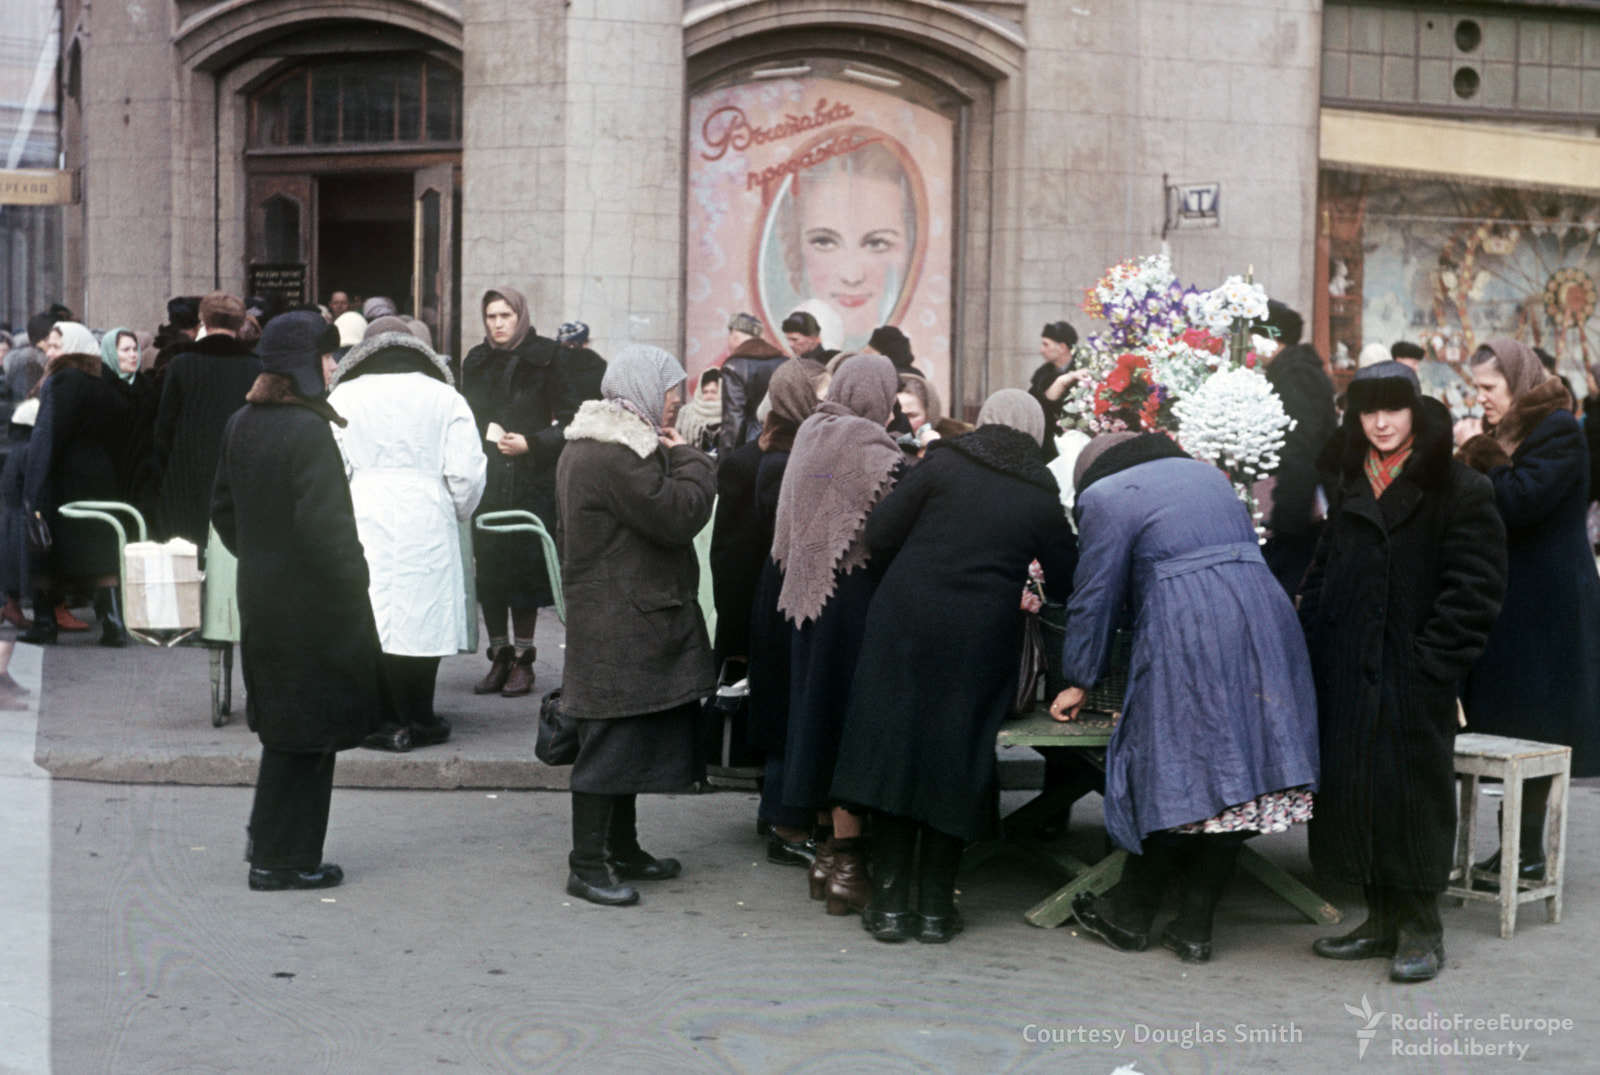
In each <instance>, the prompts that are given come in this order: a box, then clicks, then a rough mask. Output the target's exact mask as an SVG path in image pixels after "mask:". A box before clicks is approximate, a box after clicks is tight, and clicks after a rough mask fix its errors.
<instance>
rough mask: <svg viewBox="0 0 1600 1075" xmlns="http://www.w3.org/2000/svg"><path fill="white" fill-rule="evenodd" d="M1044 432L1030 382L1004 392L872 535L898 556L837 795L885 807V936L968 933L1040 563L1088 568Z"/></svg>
mask: <svg viewBox="0 0 1600 1075" xmlns="http://www.w3.org/2000/svg"><path fill="white" fill-rule="evenodd" d="M1044 428H1045V423H1044V411H1043V409H1042V408H1041V407H1040V406H1039V404H1038V402H1037V401H1036V400H1034V398H1033V397H1032V396H1030V395H1029V394H1028V393H1026V392H1024V391H1022V390H1021V389H1015V388H1013V389H1006V390H1005V391H1002V392H998V393H996V394H995V395H994V396H991V397H990V398H989V401H988V402H987V403H985V404H984V407H983V411H982V412H981V413H980V414H979V415H978V429H977V430H976V431H975V432H972V433H968V434H965V435H964V436H959V437H950V438H945V439H943V440H937V441H934V442H933V444H932V446H931V447H930V449H929V451H928V454H927V457H926V458H925V459H924V460H923V461H922V462H921V463H920V464H918V465H917V466H916V467H914V468H912V470H911V471H910V472H909V473H908V474H907V475H906V476H905V478H904V479H902V480H901V482H900V483H899V484H898V485H897V486H895V489H894V491H893V492H892V493H890V494H889V495H888V496H887V497H885V498H884V499H883V502H882V503H881V504H879V505H878V506H877V507H876V508H875V509H873V512H872V517H871V518H870V519H868V521H867V530H866V542H867V546H868V547H869V548H870V549H872V551H873V554H874V555H875V556H882V557H885V558H888V557H892V558H893V559H892V560H891V561H890V563H889V566H888V568H887V570H886V571H885V573H884V576H883V582H882V583H881V584H880V585H879V586H878V592H877V594H876V595H874V597H873V599H872V607H871V608H870V609H869V610H868V612H867V621H866V637H865V638H864V639H863V641H862V644H861V660H860V662H859V663H858V664H857V665H856V670H855V680H854V683H853V684H852V686H851V689H850V708H849V711H848V712H847V714H846V716H845V723H844V737H843V739H842V741H841V742H840V746H839V764H838V767H837V768H836V769H835V770H834V777H833V796H834V797H835V798H837V799H840V800H843V801H845V802H850V803H856V804H859V805H862V806H866V807H869V808H870V809H871V810H872V840H873V844H872V877H873V895H872V905H871V906H870V907H868V908H867V911H866V914H865V916H864V917H863V920H862V924H863V925H864V926H865V927H866V928H867V929H869V930H870V931H871V932H872V934H873V935H874V936H875V937H877V938H878V940H880V941H900V940H905V939H906V938H907V937H908V936H911V935H912V934H915V935H916V936H917V939H918V940H921V941H926V942H934V943H938V942H943V941H947V940H949V939H950V938H951V937H952V936H953V935H954V934H956V933H958V932H959V931H960V930H961V918H960V916H959V915H958V914H957V913H956V910H955V902H954V894H955V879H956V867H957V866H958V865H959V863H960V860H961V850H962V847H963V846H964V843H965V841H967V840H973V839H979V838H981V837H984V836H987V835H989V834H990V832H991V831H992V829H993V822H994V808H995V803H996V801H997V800H996V796H997V795H998V794H999V784H998V781H997V778H996V766H995V755H994V742H995V733H996V732H997V731H998V730H999V727H1000V722H1001V721H1002V720H1004V719H1005V717H1006V716H1007V715H1008V714H1009V713H1010V712H1011V703H1012V699H1013V696H1014V695H1015V694H1016V688H1017V639H1018V637H1019V634H1020V631H1021V627H1022V609H1021V600H1022V592H1023V587H1024V586H1025V585H1026V583H1027V581H1028V565H1029V563H1030V562H1031V561H1033V560H1038V561H1039V562H1040V566H1041V567H1043V568H1044V573H1045V578H1047V579H1068V578H1071V577H1072V572H1073V569H1074V568H1075V567H1076V566H1077V565H1076V561H1077V555H1076V554H1077V541H1076V539H1075V538H1074V536H1073V533H1072V528H1071V527H1070V526H1069V525H1068V523H1067V518H1066V514H1065V513H1064V512H1063V511H1062V508H1061V493H1060V490H1059V488H1058V487H1057V486H1056V481H1055V478H1054V477H1053V476H1051V474H1050V471H1049V470H1047V469H1046V468H1045V465H1044V460H1043V458H1042V457H1041V455H1040V446H1041V444H1042V443H1043V440H1044ZM955 654H959V655H960V659H959V660H952V659H951V658H952V656H953V655H955ZM919 830H920V833H921V843H922V854H921V869H920V873H919V879H918V880H919V886H920V893H919V895H918V903H917V911H918V913H917V914H915V915H913V914H912V913H911V911H910V899H911V863H912V859H913V857H914V855H915V853H916V848H917V837H918V832H919Z"/></svg>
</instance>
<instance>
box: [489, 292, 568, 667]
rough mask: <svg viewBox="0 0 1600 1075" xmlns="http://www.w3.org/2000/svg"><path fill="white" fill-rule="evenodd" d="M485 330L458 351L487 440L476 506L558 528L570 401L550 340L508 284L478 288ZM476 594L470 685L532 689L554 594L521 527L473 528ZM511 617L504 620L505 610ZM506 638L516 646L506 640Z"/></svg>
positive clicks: (534, 541) (540, 553)
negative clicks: (478, 666) (476, 671)
mask: <svg viewBox="0 0 1600 1075" xmlns="http://www.w3.org/2000/svg"><path fill="white" fill-rule="evenodd" d="M482 313H483V321H484V330H485V333H486V335H485V338H484V341H483V342H482V343H480V344H479V345H478V346H476V347H474V348H473V349H472V350H470V351H468V352H467V355H466V357H465V358H464V359H462V360H461V394H462V395H464V396H466V397H467V403H468V404H469V405H470V406H471V407H472V414H473V417H474V418H476V419H477V422H478V433H479V435H480V436H484V437H485V438H487V435H488V433H489V427H490V425H491V424H493V425H496V426H498V427H499V436H498V439H496V440H493V441H487V443H486V444H485V451H486V452H487V453H488V455H489V474H488V484H487V486H486V488H485V489H484V494H483V500H482V502H480V503H479V505H478V510H477V512H476V514H477V515H483V514H485V513H488V512H494V511H530V512H532V513H533V514H535V515H537V516H538V517H539V520H540V521H541V522H542V523H544V527H545V529H546V530H548V531H549V532H550V533H551V534H552V535H554V534H555V532H556V525H557V519H556V462H557V460H559V459H560V458H561V447H562V444H563V443H564V442H563V440H562V429H563V427H564V426H565V425H566V424H567V422H569V421H571V419H572V414H573V412H574V411H575V410H577V400H576V398H575V397H573V395H572V393H571V391H570V389H569V387H568V383H567V379H566V377H565V375H564V374H563V373H562V364H561V362H560V361H559V358H558V356H557V353H556V343H555V341H554V340H548V339H545V338H544V337H543V336H539V335H536V334H535V333H534V331H533V322H532V321H531V320H530V319H529V316H528V300H527V299H525V298H523V297H522V293H521V292H519V291H516V290H514V289H513V288H509V287H498V288H495V289H493V290H491V291H485V292H484V293H483V303H482ZM473 540H474V542H475V549H474V551H475V558H476V570H477V590H478V603H479V604H480V605H482V606H483V622H484V627H485V629H486V630H487V631H488V633H489V661H490V666H489V674H488V675H486V676H485V677H484V678H483V679H482V681H480V682H479V683H478V684H477V685H476V686H475V687H473V691H474V692H475V693H477V694H503V695H505V696H506V697H518V696H520V695H525V694H528V693H529V692H531V691H532V690H533V662H534V658H535V656H536V653H535V651H534V648H533V632H534V628H535V626H536V625H537V623H538V616H539V610H540V609H541V608H546V607H548V606H550V605H552V604H554V603H555V598H554V596H553V595H552V594H551V592H550V580H549V576H548V575H547V573H546V571H545V565H544V548H543V546H542V545H541V544H540V542H539V539H538V537H537V536H535V535H533V534H526V533H485V532H484V531H482V530H477V531H474V534H473ZM508 611H509V614H510V625H509V627H508V625H507V613H508ZM513 643H514V646H513Z"/></svg>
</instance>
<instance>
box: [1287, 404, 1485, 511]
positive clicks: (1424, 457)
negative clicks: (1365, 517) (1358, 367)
mask: <svg viewBox="0 0 1600 1075" xmlns="http://www.w3.org/2000/svg"><path fill="white" fill-rule="evenodd" d="M1411 413H1412V415H1413V416H1414V417H1413V433H1414V442H1413V447H1412V450H1411V458H1410V459H1409V460H1407V461H1406V465H1405V469H1404V470H1402V471H1401V472H1400V478H1401V479H1404V480H1407V481H1410V482H1411V483H1412V484H1414V485H1417V486H1420V487H1422V488H1424V489H1437V488H1439V487H1440V486H1442V485H1443V484H1444V482H1445V479H1446V478H1448V477H1449V475H1450V460H1451V458H1452V456H1453V448H1454V444H1453V443H1452V439H1451V435H1450V412H1449V411H1447V410H1446V409H1445V406H1444V404H1443V403H1440V402H1439V401H1438V400H1436V399H1434V398H1432V397H1431V396H1428V397H1424V398H1423V399H1422V401H1421V403H1420V404H1419V405H1418V407H1417V409H1416V410H1414V411H1412V412H1411ZM1368 447H1369V445H1368V444H1367V438H1366V434H1364V433H1362V432H1361V415H1360V414H1359V413H1357V412H1355V411H1347V412H1346V413H1345V416H1344V422H1343V423H1342V424H1341V425H1340V426H1339V429H1338V431H1337V432H1335V433H1334V435H1333V436H1332V437H1331V438H1329V440H1328V443H1327V445H1326V446H1325V447H1324V448H1323V449H1322V454H1321V455H1320V456H1318V458H1317V469H1318V470H1320V471H1323V472H1324V473H1337V474H1338V475H1339V480H1340V482H1341V484H1342V485H1344V486H1345V487H1346V488H1347V489H1349V490H1356V491H1359V490H1360V489H1362V488H1366V487H1367V477H1366V473H1365V472H1364V471H1363V470H1362V467H1364V466H1365V465H1366V461H1367V449H1368Z"/></svg>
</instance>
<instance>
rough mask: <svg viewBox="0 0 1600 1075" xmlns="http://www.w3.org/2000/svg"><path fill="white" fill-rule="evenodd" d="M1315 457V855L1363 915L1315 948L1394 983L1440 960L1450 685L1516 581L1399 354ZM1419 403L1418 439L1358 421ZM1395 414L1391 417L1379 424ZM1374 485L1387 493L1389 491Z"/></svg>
mask: <svg viewBox="0 0 1600 1075" xmlns="http://www.w3.org/2000/svg"><path fill="white" fill-rule="evenodd" d="M1349 404H1350V405H1349V409H1348V410H1347V411H1346V413H1345V419H1344V425H1343V426H1342V427H1341V428H1340V430H1339V432H1338V434H1337V435H1336V436H1335V437H1334V439H1333V440H1332V441H1330V442H1329V444H1328V446H1327V449H1326V451H1325V452H1324V453H1323V459H1322V467H1323V469H1324V470H1325V471H1326V472H1328V473H1336V474H1337V475H1338V476H1339V477H1338V482H1337V485H1336V486H1335V487H1334V489H1333V497H1332V506H1331V511H1330V514H1329V518H1328V524H1327V529H1326V531H1325V532H1324V534H1323V536H1322V540H1321V542H1320V543H1319V544H1318V546H1317V550H1316V556H1315V558H1314V559H1313V561H1312V564H1311V568H1310V570H1309V571H1308V572H1307V573H1306V579H1305V586H1304V588H1303V590H1302V591H1301V594H1300V621H1301V624H1302V626H1303V627H1304V628H1305V632H1306V644H1307V648H1308V649H1309V650H1310V652H1311V665H1312V672H1313V676H1314V678H1315V681H1316V687H1317V706H1318V711H1319V720H1318V724H1319V733H1320V739H1321V748H1322V750H1321V752H1322V784H1321V787H1320V789H1319V790H1318V792H1317V800H1316V811H1315V813H1314V815H1313V816H1312V819H1311V831H1310V842H1311V860H1312V863H1313V865H1315V866H1316V868H1317V872H1318V874H1319V875H1321V876H1322V877H1324V878H1327V879H1329V880H1334V881H1340V882H1345V883H1349V884H1358V885H1362V886H1363V887H1364V889H1365V894H1366V899H1367V910H1368V917H1367V920H1366V922H1364V923H1363V924H1362V925H1361V926H1360V927H1358V928H1357V929H1356V930H1355V931H1353V932H1352V933H1349V934H1346V935H1345V936H1342V937H1327V938H1323V939H1322V940H1319V941H1317V942H1316V944H1315V945H1314V946H1313V950H1314V951H1315V952H1316V953H1317V954H1318V955H1320V956H1324V957H1326V958H1329V959H1367V958H1390V959H1393V960H1394V963H1393V965H1392V966H1391V969H1390V974H1391V977H1392V978H1394V980H1396V981H1422V980H1426V979H1428V978H1431V977H1433V975H1435V974H1437V973H1438V971H1439V967H1440V966H1441V965H1442V964H1443V961H1444V949H1443V929H1442V927H1441V925H1440V922H1439V914H1438V896H1439V893H1441V892H1443V891H1444V889H1445V885H1446V882H1447V880H1448V878H1449V875H1450V867H1451V858H1452V856H1453V851H1454V842H1455V828H1456V787H1455V764H1454V757H1455V736H1456V730H1457V727H1458V721H1457V716H1456V690H1457V684H1458V682H1459V681H1460V680H1461V678H1462V677H1463V676H1465V675H1466V673H1467V671H1468V670H1469V669H1470V668H1471V667H1472V665H1473V662H1474V661H1475V660H1476V659H1477V658H1478V655H1479V654H1481V653H1482V652H1483V648H1484V645H1485V643H1486V641H1487V639H1488V637H1489V628H1490V626H1491V625H1492V624H1493V623H1494V619H1495V615H1496V614H1497V613H1498V612H1499V610H1500V603H1501V600H1502V598H1503V596H1504V594H1505V584H1506V532H1505V527H1504V525H1502V523H1501V521H1500V516H1499V514H1498V513H1497V512H1496V510H1495V503H1494V490H1493V488H1492V487H1491V486H1490V484H1489V482H1488V480H1487V479H1485V478H1483V477H1481V476H1480V475H1477V474H1474V473H1473V472H1472V471H1471V470H1469V469H1468V468H1467V467H1465V466H1463V465H1462V464H1461V463H1458V462H1455V461H1453V460H1452V459H1451V438H1450V416H1449V414H1448V413H1447V412H1446V411H1445V409H1444V406H1443V405H1442V404H1440V403H1438V402H1437V401H1435V400H1432V399H1426V398H1424V397H1423V396H1422V394H1421V391H1420V388H1419V387H1418V384H1417V377H1416V374H1414V373H1412V372H1411V371H1410V370H1409V369H1407V368H1406V367H1404V366H1402V365H1401V364H1400V363H1398V362H1384V363H1379V364H1378V365H1375V366H1369V367H1367V368H1366V369H1364V370H1362V371H1361V372H1360V373H1358V374H1357V375H1356V378H1355V380H1353V381H1352V382H1351V383H1350V389H1349ZM1364 413H1365V414H1366V415H1369V416H1371V415H1383V414H1389V415H1394V414H1399V415H1405V414H1407V413H1409V414H1410V415H1411V418H1410V419H1409V422H1410V430H1409V432H1410V439H1409V440H1408V441H1407V440H1404V432H1403V431H1401V432H1399V433H1397V434H1388V433H1386V432H1385V431H1384V430H1383V429H1382V428H1381V427H1379V426H1376V425H1375V426H1374V429H1375V430H1377V433H1376V435H1377V436H1378V438H1379V439H1380V440H1382V439H1383V438H1384V437H1385V436H1395V435H1397V436H1399V437H1400V438H1401V443H1399V444H1397V445H1394V446H1390V445H1386V444H1385V445H1380V444H1374V443H1373V442H1372V441H1370V440H1369V438H1368V434H1367V433H1366V432H1365V431H1364V429H1363V425H1362V421H1363V415H1364ZM1385 421H1391V422H1392V421H1393V418H1387V419H1385ZM1380 486H1381V492H1380V491H1379V487H1380Z"/></svg>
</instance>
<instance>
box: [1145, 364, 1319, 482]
mask: <svg viewBox="0 0 1600 1075" xmlns="http://www.w3.org/2000/svg"><path fill="white" fill-rule="evenodd" d="M1173 412H1174V414H1175V415H1176V416H1177V419H1178V439H1179V441H1180V442H1181V443H1182V444H1183V448H1184V451H1186V452H1188V453H1189V454H1190V455H1192V456H1194V457H1195V458H1196V459H1205V460H1208V461H1209V462H1212V463H1215V464H1216V465H1217V466H1218V467H1220V468H1221V469H1222V472H1223V473H1224V474H1226V475H1227V476H1228V480H1229V481H1231V482H1233V484H1234V487H1235V488H1237V489H1240V490H1241V495H1243V490H1244V489H1245V487H1248V486H1249V485H1250V484H1251V483H1252V482H1257V481H1260V480H1261V479H1262V478H1267V477H1271V475H1272V472H1273V471H1275V470H1277V469H1278V453H1279V452H1281V451H1282V450H1283V440H1284V434H1285V433H1287V432H1288V431H1289V430H1290V428H1292V427H1293V425H1294V422H1293V420H1292V419H1290V417H1289V416H1288V415H1287V414H1285V413H1284V410H1283V403H1282V402H1281V401H1280V400H1279V399H1278V395H1277V393H1276V392H1274V391H1273V390H1272V386H1271V385H1270V384H1268V383H1267V379H1266V378H1265V377H1263V376H1262V375H1261V374H1259V373H1257V372H1256V371H1255V370H1252V369H1247V368H1244V367H1235V368H1234V369H1229V370H1223V371H1222V372H1221V373H1218V374H1216V375H1215V376H1213V377H1210V378H1208V379H1207V380H1206V383H1205V384H1203V385H1201V386H1200V389H1199V391H1197V392H1195V393H1194V394H1193V395H1191V396H1188V397H1186V398H1185V399H1182V400H1180V401H1178V403H1177V404H1175V405H1174V406H1173Z"/></svg>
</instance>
